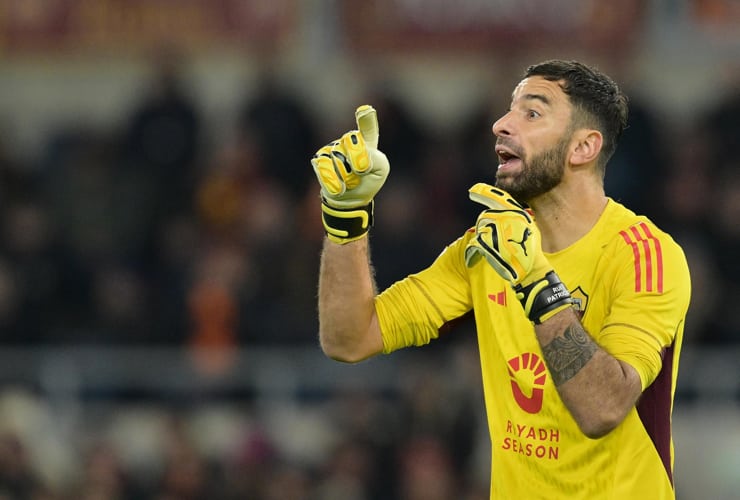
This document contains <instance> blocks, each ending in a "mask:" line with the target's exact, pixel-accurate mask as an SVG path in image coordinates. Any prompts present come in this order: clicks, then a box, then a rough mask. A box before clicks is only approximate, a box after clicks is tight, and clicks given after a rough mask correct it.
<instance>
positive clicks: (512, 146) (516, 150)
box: [496, 137, 524, 158]
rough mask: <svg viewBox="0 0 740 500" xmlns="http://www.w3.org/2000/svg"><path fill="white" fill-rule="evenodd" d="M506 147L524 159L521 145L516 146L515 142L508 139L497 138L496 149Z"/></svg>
mask: <svg viewBox="0 0 740 500" xmlns="http://www.w3.org/2000/svg"><path fill="white" fill-rule="evenodd" d="M499 146H501V147H504V148H506V149H508V150H509V151H511V152H512V153H514V154H515V155H516V156H518V157H519V158H523V157H524V150H523V149H522V148H521V147H519V145H517V144H514V142H513V141H512V140H510V139H508V138H506V137H497V138H496V147H499Z"/></svg>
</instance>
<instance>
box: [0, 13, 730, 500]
mask: <svg viewBox="0 0 740 500" xmlns="http://www.w3.org/2000/svg"><path fill="white" fill-rule="evenodd" d="M549 57H560V58H571V57H573V58H580V59H583V60H585V61H586V62H590V63H593V64H596V65H598V66H600V67H601V68H602V69H605V70H606V71H607V72H609V73H611V74H612V75H613V76H614V77H615V78H616V79H617V80H618V81H620V82H621V83H622V84H623V87H624V88H625V90H626V91H627V93H628V94H629V95H630V96H631V98H632V106H633V107H632V116H631V118H630V128H629V129H628V130H627V132H626V134H625V137H624V141H623V143H622V145H621V147H620V150H619V152H618V154H617V156H616V157H615V158H614V160H613V161H612V163H611V164H610V167H609V168H608V171H607V189H608V193H609V194H610V195H611V196H612V197H614V198H616V199H618V200H622V201H624V202H625V203H627V204H628V205H630V206H631V207H633V208H635V209H637V210H640V211H644V212H645V213H647V214H648V215H649V216H651V218H653V219H654V220H655V221H656V222H657V223H658V224H659V225H661V226H662V227H664V228H665V229H668V230H669V231H671V232H672V233H673V234H674V235H675V236H676V238H677V239H678V240H679V241H680V242H681V244H682V245H683V246H684V248H685V249H686V251H687V254H688V257H689V261H690V265H691V268H692V273H693V280H694V293H693V302H692V308H691V311H690V316H689V320H688V325H687V328H686V342H685V347H684V357H683V361H682V364H681V373H680V386H679V389H678V394H677V398H676V409H675V416H674V420H675V422H674V424H675V441H676V449H677V460H676V483H677V489H678V495H679V498H680V499H682V500H693V499H704V498H712V499H718V500H721V499H729V498H737V496H736V495H737V492H738V491H740V475H738V473H737V471H738V470H740V418H739V417H740V411H738V403H740V363H738V359H740V336H739V335H738V334H739V333H740V332H739V330H740V314H738V310H739V309H738V307H737V304H738V302H740V285H738V283H740V266H738V265H737V261H736V260H735V259H736V258H737V255H740V222H738V221H740V170H739V167H740V164H739V161H738V159H737V153H736V148H737V138H738V137H740V7H738V3H737V2H736V1H733V0H649V1H640V0H629V1H623V2H600V1H598V0H558V1H554V2H553V1H549V0H525V1H522V0H497V1H484V0H464V1H459V2H443V1H439V0H378V1H376V2H361V1H359V0H358V1H355V0H346V1H341V0H306V1H300V0H219V1H208V0H181V1H179V2H173V1H171V0H0V132H1V133H0V235H1V237H0V499H2V500H5V499H26V498H28V499H34V500H41V499H44V500H52V499H53V500H56V499H67V498H74V499H89V500H92V499H139V498H141V499H144V498H147V499H148V498H156V499H201V498H202V499H236V498H253V499H258V500H261V499H276V500H277V499H280V500H284V499H303V498H306V499H312V500H314V499H315V500H333V499H343V500H354V499H356V500H369V499H376V498H377V499H381V498H382V499H389V500H394V499H398V500H436V499H439V500H447V499H461V498H464V499H468V500H473V499H483V498H487V495H486V490H487V481H488V473H489V471H488V453H489V451H488V448H487V447H488V438H487V435H486V429H485V427H484V426H485V420H484V415H483V408H482V406H481V400H480V394H479V381H478V371H477V370H478V366H477V354H476V351H475V339H474V334H473V331H472V327H471V325H470V324H469V323H466V322H461V323H460V324H457V325H455V326H454V327H453V328H452V329H451V330H450V332H449V333H448V334H446V335H445V336H444V337H443V338H442V339H441V340H440V341H438V342H436V343H435V344H434V345H432V346H429V347H427V348H424V349H421V350H413V351H406V352H401V353H397V354H394V355H393V356H390V357H386V358H383V359H375V360H371V361H368V362H365V363H362V364H360V365H357V366H345V365H340V364H337V363H334V362H332V361H329V360H327V359H325V358H324V357H323V356H322V355H321V354H320V352H319V349H318V347H317V342H316V314H315V310H314V309H315V287H316V273H317V265H318V252H319V248H320V244H321V238H322V229H321V226H320V221H319V219H318V217H319V210H318V206H317V202H316V197H317V192H316V186H315V182H314V180H313V178H312V176H313V173H312V172H311V170H310V165H309V163H308V158H309V157H310V155H311V154H312V153H313V151H314V150H315V149H316V148H318V147H319V146H321V145H322V144H323V143H324V142H326V141H327V140H329V139H331V138H333V137H336V136H338V135H339V134H341V133H342V132H343V131H344V130H346V129H348V128H351V127H352V126H353V123H352V117H353V110H354V108H355V106H356V105H358V104H360V103H365V102H367V103H372V104H374V105H375V106H376V108H377V109H378V112H379V117H380V124H381V146H382V149H383V150H384V151H385V152H386V153H387V154H388V156H389V157H390V159H391V165H392V173H391V177H390V180H389V182H388V184H387V186H386V187H385V188H384V190H383V191H382V192H381V194H380V195H379V198H378V203H377V214H376V216H377V218H376V220H377V224H376V228H375V230H374V231H373V235H372V240H373V241H372V242H373V259H374V262H375V264H376V267H377V279H378V282H379V285H380V286H381V287H382V286H384V285H387V284H389V283H390V282H392V281H393V280H394V279H396V278H398V277H401V276H403V275H405V274H406V273H408V272H411V271H415V270H417V269H418V268H419V266H420V265H423V264H425V263H428V262H430V260H431V259H432V258H433V257H434V256H435V255H436V254H437V253H438V252H439V251H440V250H441V248H442V247H443V245H444V244H445V243H447V242H449V241H451V239H453V238H455V237H456V236H457V235H458V234H460V233H461V232H462V231H463V230H464V229H465V228H467V227H468V226H469V225H470V224H471V221H473V220H474V219H473V218H474V217H475V212H476V208H475V207H474V206H472V204H471V203H469V202H467V199H466V189H467V186H468V185H469V184H471V183H472V182H475V181H477V180H481V179H486V178H490V176H491V175H492V170H491V166H492V162H491V151H492V147H491V146H492V140H491V137H490V135H489V134H490V132H489V131H490V124H491V123H492V121H493V119H494V118H495V117H496V116H498V115H500V113H501V112H502V111H503V110H504V109H505V108H506V106H507V105H508V95H509V93H510V91H511V89H512V86H513V85H514V84H515V83H516V82H517V81H518V79H519V77H520V75H521V72H522V70H523V68H524V67H525V66H526V65H528V64H530V63H533V62H537V61H539V60H541V59H545V58H549Z"/></svg>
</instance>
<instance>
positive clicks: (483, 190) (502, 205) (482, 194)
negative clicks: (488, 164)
mask: <svg viewBox="0 0 740 500" xmlns="http://www.w3.org/2000/svg"><path fill="white" fill-rule="evenodd" d="M468 196H469V197H470V199H471V200H473V201H474V202H476V203H480V204H481V205H485V206H487V207H488V208H498V209H509V210H511V209H513V210H522V211H523V210H524V206H522V204H521V203H519V202H518V201H516V200H515V199H514V198H512V197H511V195H510V194H509V193H507V192H506V191H504V190H503V189H499V188H497V187H494V186H491V185H490V184H486V183H484V182H479V183H477V184H475V185H474V186H473V187H471V188H470V189H469V190H468Z"/></svg>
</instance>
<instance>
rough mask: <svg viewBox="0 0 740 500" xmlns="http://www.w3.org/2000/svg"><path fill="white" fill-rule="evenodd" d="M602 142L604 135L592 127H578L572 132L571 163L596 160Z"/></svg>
mask: <svg viewBox="0 0 740 500" xmlns="http://www.w3.org/2000/svg"><path fill="white" fill-rule="evenodd" d="M603 143H604V136H602V135H601V132H599V131H598V130H594V129H580V130H577V131H576V132H575V133H574V134H573V145H574V148H573V149H572V150H571V155H570V163H571V165H585V164H588V163H592V162H594V161H596V159H597V158H598V156H599V153H600V152H601V146H602V144H603Z"/></svg>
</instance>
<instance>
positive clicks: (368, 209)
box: [321, 199, 374, 241]
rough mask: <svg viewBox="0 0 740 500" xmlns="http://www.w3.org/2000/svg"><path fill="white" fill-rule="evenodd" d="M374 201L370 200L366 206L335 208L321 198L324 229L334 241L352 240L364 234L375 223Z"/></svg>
mask: <svg viewBox="0 0 740 500" xmlns="http://www.w3.org/2000/svg"><path fill="white" fill-rule="evenodd" d="M373 207H374V202H373V201H370V203H368V204H367V205H365V206H364V207H357V208H349V209H342V208H334V207H332V206H331V205H329V204H327V203H326V200H323V199H322V200H321V217H322V220H323V221H324V229H326V234H327V235H328V236H329V238H330V239H333V240H334V241H352V240H354V239H357V238H359V237H360V236H362V235H364V234H365V233H367V232H368V230H369V229H370V226H372V225H373Z"/></svg>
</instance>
